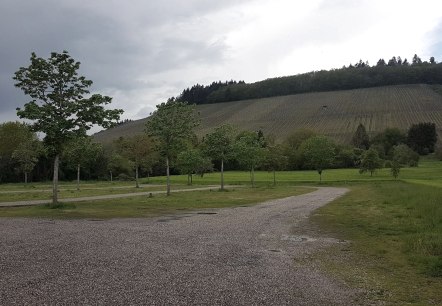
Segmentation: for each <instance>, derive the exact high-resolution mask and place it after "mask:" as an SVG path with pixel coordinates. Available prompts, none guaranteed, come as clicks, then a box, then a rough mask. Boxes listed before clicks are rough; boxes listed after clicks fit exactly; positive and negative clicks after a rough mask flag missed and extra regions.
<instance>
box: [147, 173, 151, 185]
mask: <svg viewBox="0 0 442 306" xmlns="http://www.w3.org/2000/svg"><path fill="white" fill-rule="evenodd" d="M147 183H148V184H149V183H150V170H149V171H147Z"/></svg>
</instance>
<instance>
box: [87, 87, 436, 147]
mask: <svg viewBox="0 0 442 306" xmlns="http://www.w3.org/2000/svg"><path fill="white" fill-rule="evenodd" d="M434 89H437V88H435V87H432V86H430V85H400V86H388V87H377V88H364V89H355V90H345V91H336V92H322V93H309V94H298V95H290V96H281V97H272V98H265V99H256V100H246V101H236V102H226V103H217V104H205V105H198V106H197V111H198V112H199V113H200V114H201V120H202V122H201V126H200V127H198V129H197V134H198V135H199V136H204V135H205V134H206V133H208V132H210V131H211V130H212V129H213V128H215V127H217V126H220V125H222V124H226V123H228V124H232V125H234V126H236V127H237V128H238V129H239V130H252V131H257V130H259V129H261V130H263V132H264V135H274V136H275V137H276V138H277V140H279V141H281V140H283V139H284V138H286V137H287V136H288V135H289V134H290V133H291V132H293V131H294V130H297V129H311V130H314V131H316V132H318V133H319V134H323V135H327V136H330V137H332V138H334V139H336V140H337V141H340V142H349V141H350V139H351V137H352V135H353V134H354V132H355V131H356V127H357V126H358V125H359V123H362V124H364V126H365V127H366V129H367V131H368V132H369V134H374V133H377V132H380V131H382V130H384V129H385V128H387V127H397V128H399V129H401V130H407V129H408V128H409V127H410V125H411V124H413V123H419V122H434V123H435V124H436V127H437V129H438V132H439V135H442V95H441V94H439V93H438V92H436V91H435V90H434ZM145 122H146V119H141V120H137V121H134V122H129V123H127V124H123V125H120V126H117V127H115V128H113V129H110V130H107V131H103V132H100V133H97V134H95V135H94V137H95V138H96V140H97V141H99V142H103V143H107V142H110V141H112V140H113V139H117V138H118V137H120V136H129V135H133V134H137V133H142V132H143V130H144V125H145Z"/></svg>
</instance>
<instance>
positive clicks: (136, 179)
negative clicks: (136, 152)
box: [135, 166, 140, 188]
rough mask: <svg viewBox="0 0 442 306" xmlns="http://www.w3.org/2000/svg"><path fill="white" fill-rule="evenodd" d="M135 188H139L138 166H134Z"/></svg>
mask: <svg viewBox="0 0 442 306" xmlns="http://www.w3.org/2000/svg"><path fill="white" fill-rule="evenodd" d="M135 188H140V185H139V184H138V166H135Z"/></svg>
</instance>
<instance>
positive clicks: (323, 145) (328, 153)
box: [300, 136, 335, 182]
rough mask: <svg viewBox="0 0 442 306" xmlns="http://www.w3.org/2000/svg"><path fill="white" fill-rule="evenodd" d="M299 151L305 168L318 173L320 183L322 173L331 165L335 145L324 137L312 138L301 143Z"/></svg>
mask: <svg viewBox="0 0 442 306" xmlns="http://www.w3.org/2000/svg"><path fill="white" fill-rule="evenodd" d="M300 151H301V152H302V154H303V156H304V159H305V161H306V164H307V166H309V167H312V168H313V169H315V170H316V171H318V174H319V181H320V182H321V181H322V171H323V170H324V169H327V168H329V167H330V166H331V165H332V164H333V160H334V158H335V144H334V143H333V142H332V141H331V140H330V139H328V138H327V137H325V136H314V137H311V138H309V139H307V140H305V141H304V142H303V143H302V145H301V147H300Z"/></svg>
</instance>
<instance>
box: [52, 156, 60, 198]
mask: <svg viewBox="0 0 442 306" xmlns="http://www.w3.org/2000/svg"><path fill="white" fill-rule="evenodd" d="M59 163H60V156H59V155H58V154H57V155H55V159H54V176H53V179H52V205H57V203H58V165H59Z"/></svg>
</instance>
